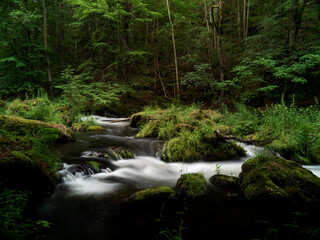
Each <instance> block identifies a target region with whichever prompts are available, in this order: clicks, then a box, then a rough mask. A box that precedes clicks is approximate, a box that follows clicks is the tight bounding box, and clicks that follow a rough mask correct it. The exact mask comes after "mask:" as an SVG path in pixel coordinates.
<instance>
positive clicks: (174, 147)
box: [131, 106, 245, 162]
mask: <svg viewBox="0 0 320 240" xmlns="http://www.w3.org/2000/svg"><path fill="white" fill-rule="evenodd" d="M222 118H223V117H222V115H221V114H220V113H218V112H215V111H213V110H200V109H198V108H197V107H194V106H189V107H182V106H180V107H177V106H171V107H170V108H168V109H166V110H161V109H146V111H145V112H140V113H137V114H135V115H133V116H132V118H131V125H134V126H138V127H139V128H140V132H139V133H138V134H137V137H153V138H158V139H163V140H166V141H167V142H166V144H165V145H164V148H163V151H162V153H161V157H162V160H164V161H168V162H180V161H185V162H193V161H197V160H206V161H216V160H225V159H232V158H236V157H237V156H244V155H245V151H244V150H243V149H242V148H241V147H239V146H237V145H235V144H233V143H229V142H227V141H224V140H222V139H219V138H217V137H216V134H215V131H216V130H219V132H221V133H228V132H230V129H229V128H228V127H227V126H225V125H222V124H221V120H222Z"/></svg>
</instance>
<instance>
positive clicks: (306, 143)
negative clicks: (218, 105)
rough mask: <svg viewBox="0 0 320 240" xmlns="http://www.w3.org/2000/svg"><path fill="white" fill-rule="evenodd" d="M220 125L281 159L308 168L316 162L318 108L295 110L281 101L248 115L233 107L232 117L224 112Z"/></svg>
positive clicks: (293, 106) (295, 107)
mask: <svg viewBox="0 0 320 240" xmlns="http://www.w3.org/2000/svg"><path fill="white" fill-rule="evenodd" d="M223 123H224V124H226V125H229V126H231V127H232V129H233V133H234V134H236V135H240V136H241V137H245V138H248V139H251V140H254V141H260V142H262V143H264V144H266V146H267V147H269V148H271V149H273V150H275V151H277V152H279V153H280V154H281V155H282V156H284V157H286V158H289V159H292V160H295V161H298V162H301V163H302V164H310V163H315V162H319V150H320V147H319V142H320V140H319V139H320V134H319V126H320V122H319V107H318V106H317V105H315V106H310V107H308V108H298V107H297V106H295V104H294V103H292V104H291V105H290V106H287V105H286V104H285V102H284V101H282V102H281V103H280V104H274V105H271V106H269V107H268V108H267V109H266V110H265V111H257V110H254V111H249V110H248V109H247V107H246V106H245V105H241V104H236V111H235V112H234V113H231V112H226V114H224V118H223Z"/></svg>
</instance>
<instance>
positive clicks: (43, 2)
mask: <svg viewBox="0 0 320 240" xmlns="http://www.w3.org/2000/svg"><path fill="white" fill-rule="evenodd" d="M42 11H43V38H44V53H45V56H46V59H47V73H48V80H49V84H50V94H51V96H53V89H52V76H51V67H50V58H49V53H48V31H47V13H46V4H45V0H42Z"/></svg>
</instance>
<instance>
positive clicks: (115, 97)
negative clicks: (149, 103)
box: [57, 67, 133, 112]
mask: <svg viewBox="0 0 320 240" xmlns="http://www.w3.org/2000/svg"><path fill="white" fill-rule="evenodd" d="M80 69H81V68H80ZM82 70H83V71H82V73H81V74H76V73H75V70H74V69H72V68H70V67H68V68H66V69H65V70H64V71H63V72H62V74H61V77H62V80H63V81H64V82H65V84H63V85H61V86H57V88H60V89H62V98H63V99H64V101H65V103H66V104H68V105H69V106H71V107H72V108H77V109H76V110H77V111H78V112H81V111H92V112H95V111H97V110H101V109H104V108H108V107H110V106H113V105H118V104H119V103H120V96H122V95H123V94H126V93H127V92H129V91H133V90H132V89H131V88H130V87H128V86H126V85H120V84H117V83H109V82H105V81H100V82H98V81H94V78H95V74H97V73H96V72H94V71H93V70H92V68H88V69H82Z"/></svg>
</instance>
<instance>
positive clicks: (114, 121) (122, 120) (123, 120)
mask: <svg viewBox="0 0 320 240" xmlns="http://www.w3.org/2000/svg"><path fill="white" fill-rule="evenodd" d="M129 120H130V118H123V119H119V120H113V121H110V123H117V122H125V121H129Z"/></svg>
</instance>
